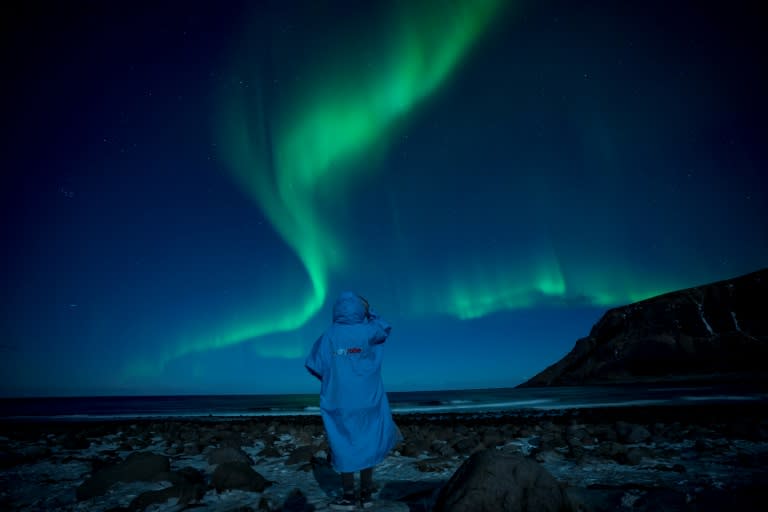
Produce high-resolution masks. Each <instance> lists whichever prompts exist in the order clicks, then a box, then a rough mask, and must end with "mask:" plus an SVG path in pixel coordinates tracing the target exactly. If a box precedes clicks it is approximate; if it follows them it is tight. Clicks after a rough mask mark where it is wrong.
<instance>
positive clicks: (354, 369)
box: [306, 292, 400, 473]
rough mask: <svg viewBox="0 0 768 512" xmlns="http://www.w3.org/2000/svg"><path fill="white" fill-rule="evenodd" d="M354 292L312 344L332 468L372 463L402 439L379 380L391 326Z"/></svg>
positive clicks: (313, 370)
mask: <svg viewBox="0 0 768 512" xmlns="http://www.w3.org/2000/svg"><path fill="white" fill-rule="evenodd" d="M366 309H367V308H366V304H364V303H363V300H362V299H361V298H360V297H359V296H358V295H356V294H354V293H351V292H344V293H342V294H341V295H340V296H339V298H338V299H337V300H336V304H335V305H334V307H333V325H331V327H330V328H328V330H327V331H325V333H324V334H323V335H322V336H320V338H319V339H318V340H317V341H316V342H315V344H314V345H313V346H312V351H311V352H310V353H309V356H308V357H307V360H306V367H307V369H308V370H309V371H310V372H311V373H312V374H313V375H315V376H316V377H318V378H319V379H320V381H321V388H320V412H321V414H322V417H323V424H324V425H325V430H326V433H327V435H328V442H329V444H330V446H331V462H332V464H333V467H334V469H336V471H339V472H343V473H349V472H352V471H359V470H361V469H366V468H369V467H373V466H375V465H376V464H378V463H379V462H381V461H382V460H384V458H385V457H386V456H387V453H389V451H390V450H391V449H392V447H394V445H395V444H396V443H397V442H398V441H399V440H400V432H399V431H398V429H397V427H396V426H395V423H394V421H393V420H392V412H391V410H390V408H389V401H388V400H387V395H386V393H385V392H384V384H383V382H382V380H381V360H382V356H383V353H382V349H383V347H382V344H383V343H384V341H385V340H386V339H387V336H389V331H390V329H391V327H390V326H389V324H388V323H387V322H385V321H384V320H382V319H381V318H379V317H378V316H377V315H376V314H375V313H373V312H372V311H366Z"/></svg>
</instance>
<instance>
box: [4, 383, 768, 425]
mask: <svg viewBox="0 0 768 512" xmlns="http://www.w3.org/2000/svg"><path fill="white" fill-rule="evenodd" d="M387 395H388V397H389V401H390V405H391V407H392V411H393V413H395V414H414V413H415V414H420V413H423V414H430V413H432V414H437V413H489V412H490V413H492V412H509V411H526V410H530V411H536V410H561V409H573V408H598V407H621V406H645V405H682V404H690V403H697V404H699V405H701V404H703V403H713V404H714V403H722V402H733V401H754V402H768V392H766V390H763V389H760V390H755V389H754V388H748V387H744V386H737V385H729V386H723V385H718V386H696V387H685V386H679V387H676V386H610V387H557V388H497V389H462V390H441V391H401V392H397V391H395V392H389V393H388V394H387ZM317 414H320V407H319V397H318V395H317V394H287V395H276V394H275V395H177V396H98V397H45V398H4V399H0V419H6V420H22V419H51V420H88V419H93V420H100V419H121V418H122V419H130V418H184V417H188V418H198V417H222V418H225V417H226V418H237V417H249V416H286V415H317Z"/></svg>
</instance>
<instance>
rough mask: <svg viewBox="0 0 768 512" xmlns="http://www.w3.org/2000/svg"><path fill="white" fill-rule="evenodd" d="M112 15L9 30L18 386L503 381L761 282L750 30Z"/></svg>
mask: <svg viewBox="0 0 768 512" xmlns="http://www.w3.org/2000/svg"><path fill="white" fill-rule="evenodd" d="M319 4H320V3H312V2H298V1H288V2H270V1H266V2H260V3H252V2H231V3H227V4H226V5H225V6H221V5H216V4H215V3H214V2H202V1H201V2H194V3H191V4H190V3H184V4H168V5H166V6H164V7H157V6H154V5H150V4H138V5H137V4H135V3H133V4H131V3H127V2H117V3H111V4H109V5H101V4H99V3H83V4H81V5H78V6H76V7H71V6H70V7H66V6H58V7H51V8H48V7H46V8H45V9H42V8H39V9H36V8H34V7H27V8H25V10H24V11H23V12H19V13H17V14H16V15H15V16H16V18H12V19H11V24H12V28H13V29H12V30H10V29H9V30H8V31H7V32H8V33H9V34H10V35H9V36H8V38H9V42H10V43H11V44H8V45H6V46H7V47H8V48H13V49H16V50H18V51H16V52H11V53H10V54H9V56H8V58H7V60H8V62H9V63H10V69H12V70H13V71H14V73H13V76H14V79H13V80H12V82H11V94H8V95H7V97H6V99H5V100H6V102H7V103H8V105H7V108H6V110H7V111H8V112H10V115H9V116H7V117H8V120H9V121H10V123H9V124H10V126H12V127H13V130H12V131H11V136H10V137H9V139H8V140H7V141H6V142H7V143H8V163H7V164H6V169H9V170H10V171H6V172H4V173H3V175H4V176H3V180H4V185H5V186H4V190H5V191H6V192H7V193H8V194H9V199H8V201H6V202H5V204H4V206H3V208H4V211H3V219H4V220H5V222H4V226H3V238H4V242H5V243H4V246H5V247H6V248H7V251H6V254H5V258H4V259H3V281H4V282H5V283H7V284H6V286H5V288H6V289H7V290H8V300H6V301H4V304H3V309H2V318H3V327H4V329H3V331H4V332H5V336H4V340H3V343H2V347H1V350H2V353H3V357H2V362H1V363H0V368H1V369H2V378H1V380H0V391H1V392H3V393H4V394H101V393H127V394H133V393H201V392H202V393H272V392H312V391H314V389H315V383H314V382H313V381H312V380H311V379H310V378H307V376H306V372H305V370H304V368H303V360H304V357H305V355H306V353H307V351H308V349H309V347H310V346H311V345H312V343H313V342H314V340H315V338H316V337H317V336H318V335H319V334H320V333H321V332H322V330H323V328H324V327H325V326H326V325H327V323H328V322H329V320H330V308H331V306H332V304H333V300H334V299H335V297H336V295H337V294H338V293H340V292H341V291H343V290H347V289H351V290H355V291H357V292H359V293H361V294H363V295H365V296H366V297H368V299H369V300H370V302H371V303H372V305H373V306H374V307H375V308H376V309H377V310H378V311H379V312H380V313H381V315H382V316H384V317H385V318H386V319H387V320H388V321H389V322H390V323H391V324H392V325H393V332H392V337H391V339H390V342H389V343H388V345H387V353H386V356H385V369H384V378H385V383H386V385H387V387H388V388H389V389H393V390H415V389H440V388H457V387H495V386H513V385H516V384H517V383H519V382H521V381H522V380H524V379H525V378H527V377H530V376H531V375H533V374H535V373H537V372H538V371H540V370H541V369H543V368H544V367H545V366H547V365H549V364H551V363H552V362H554V361H556V360H557V359H559V358H560V357H561V356H562V355H563V354H564V353H565V352H566V351H567V350H569V349H570V348H571V347H572V345H573V343H574V341H575V340H576V339H577V338H579V337H582V336H584V335H585V334H587V333H588V331H589V328H590V327H591V325H592V324H593V323H594V322H596V321H597V320H598V319H599V317H600V316H601V315H602V313H603V312H604V311H605V310H606V309H607V308H609V307H612V306H617V305H622V304H626V303H629V302H633V301H636V300H640V299H643V298H646V297H650V296H653V295H656V294H658V293H663V292H666V291H671V290H674V289H678V288H682V287H688V286H694V285H697V284H702V283H705V282H709V281H713V280H719V279H725V278H729V277H734V276H736V275H739V274H742V273H746V272H750V271H752V270H756V269H757V268H761V267H764V266H766V263H768V221H767V220H766V219H768V201H766V195H765V192H766V179H765V175H766V173H765V167H766V161H767V159H766V150H765V147H766V145H765V135H766V131H765V127H764V119H765V114H766V108H765V107H766V100H765V97H764V93H763V91H764V90H765V89H766V87H765V85H766V84H765V78H764V77H765V75H766V73H765V69H764V68H765V63H764V59H763V58H762V57H761V56H760V54H759V51H758V48H760V47H762V46H764V45H763V44H762V43H763V42H764V41H763V39H765V36H764V35H763V34H762V31H761V29H760V27H759V26H758V23H757V21H756V20H757V16H756V13H754V12H750V7H748V4H746V3H744V4H741V3H738V2H737V3H736V4H735V5H733V6H729V7H728V9H727V11H728V12H726V13H723V12H721V11H715V10H713V11H708V10H707V8H704V7H701V6H700V5H697V4H694V3H690V5H689V4H688V3H686V2H684V3H682V4H680V5H677V6H676V7H674V8H670V7H669V6H667V5H666V4H662V3H654V2H627V3H621V5H617V4H616V3H613V2H565V1H559V2H556V1H544V2H511V1H510V2H506V1H502V0H482V1H472V2H469V1H468V2H448V3H446V2H435V1H425V2H407V1H383V0H382V1H376V2H369V3H365V4H364V5H362V3H360V2H347V1H336V2H327V3H325V4H324V5H319Z"/></svg>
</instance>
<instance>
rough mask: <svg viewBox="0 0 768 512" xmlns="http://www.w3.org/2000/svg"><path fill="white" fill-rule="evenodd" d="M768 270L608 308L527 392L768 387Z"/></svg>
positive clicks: (525, 384) (528, 382) (528, 383)
mask: <svg viewBox="0 0 768 512" xmlns="http://www.w3.org/2000/svg"><path fill="white" fill-rule="evenodd" d="M767 361H768V269H763V270H759V271H757V272H753V273H751V274H747V275H744V276H741V277H737V278H734V279H728V280H725V281H719V282H716V283H711V284H707V285H703V286H697V287H694V288H688V289H685V290H679V291H675V292H671V293H666V294H664V295H660V296H658V297H653V298H650V299H647V300H644V301H641V302H636V303H634V304H630V305H627V306H622V307H617V308H614V309H611V310H609V311H608V312H606V313H605V315H603V317H602V318H601V319H600V320H599V321H598V322H597V323H596V324H595V325H594V327H593V328H592V330H591V332H590V333H589V336H587V337H585V338H581V339H579V340H578V341H577V342H576V345H575V346H574V348H573V350H571V351H570V352H569V353H568V354H567V355H566V356H565V357H563V358H562V359H561V360H560V361H558V362H556V363H555V364H553V365H552V366H550V367H548V368H546V369H545V370H544V371H542V372H541V373H539V374H537V375H536V376H534V377H533V378H531V379H530V380H528V381H527V382H525V383H523V384H521V387H535V386H583V385H606V384H617V383H622V384H627V383H650V382H676V383H680V382H684V381H687V382H690V383H712V382H722V381H732V382H753V381H755V382H761V383H765V382H768V364H766V362H767Z"/></svg>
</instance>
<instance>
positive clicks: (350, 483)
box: [341, 473, 355, 496]
mask: <svg viewBox="0 0 768 512" xmlns="http://www.w3.org/2000/svg"><path fill="white" fill-rule="evenodd" d="M341 487H342V489H343V490H344V496H354V495H355V474H354V473H342V474H341Z"/></svg>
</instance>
